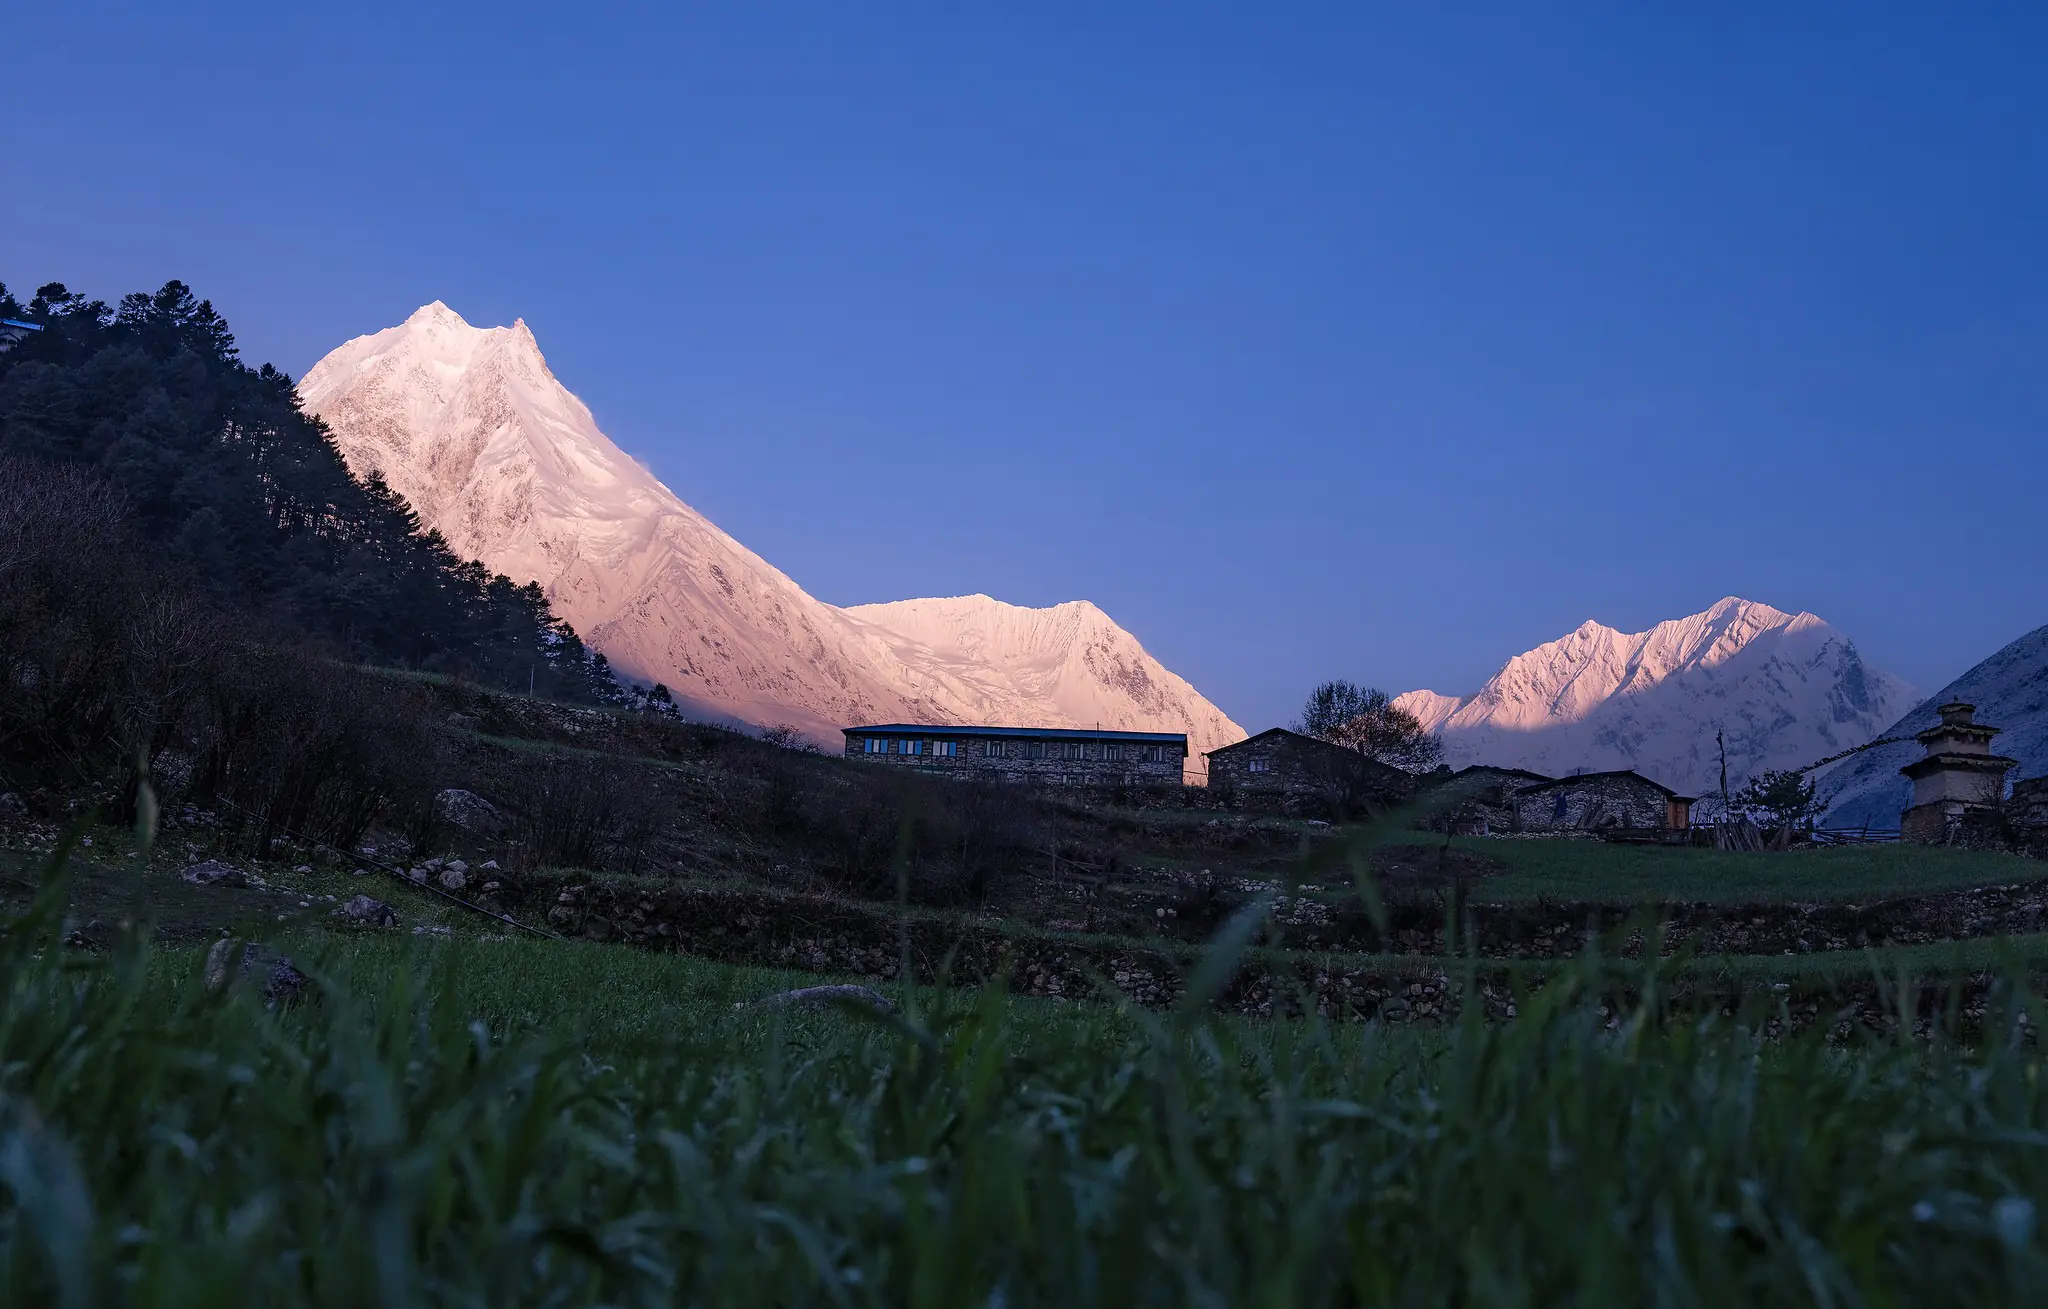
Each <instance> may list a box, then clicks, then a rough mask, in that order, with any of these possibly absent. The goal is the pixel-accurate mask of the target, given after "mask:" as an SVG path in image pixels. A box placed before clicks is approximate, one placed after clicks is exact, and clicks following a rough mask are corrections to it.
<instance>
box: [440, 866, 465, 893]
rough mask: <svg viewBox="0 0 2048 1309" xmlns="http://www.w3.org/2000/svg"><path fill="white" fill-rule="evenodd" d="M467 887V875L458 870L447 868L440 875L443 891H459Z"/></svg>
mask: <svg viewBox="0 0 2048 1309" xmlns="http://www.w3.org/2000/svg"><path fill="white" fill-rule="evenodd" d="M468 885H469V874H468V873H465V872H463V871H462V870H461V869H458V868H449V869H446V870H444V871H443V872H442V874H441V886H442V888H443V889H445V890H449V891H460V890H461V889H462V888H463V887H465V886H468Z"/></svg>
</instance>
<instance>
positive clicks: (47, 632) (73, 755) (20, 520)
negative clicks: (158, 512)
mask: <svg viewBox="0 0 2048 1309" xmlns="http://www.w3.org/2000/svg"><path fill="white" fill-rule="evenodd" d="M120 522H121V506H120V501H119V500H118V498H116V497H115V496H113V495H112V494H111V493H109V492H108V491H107V490H106V489H105V488H104V487H102V486H100V485H98V484H97V483H95V482H93V481H92V480H91V479H90V478H88V477H86V476H84V475H83V474H81V473H79V472H77V471H76V470H74V469H70V468H65V467H60V466H57V465H52V464H45V463H41V462H38V461H35V460H28V459H13V458H9V459H0V752H5V753H6V754H8V755H10V756H13V757H16V758H28V759H30V760H48V759H51V758H57V759H63V760H67V761H75V760H76V759H77V757H78V755H79V753H80V751H81V750H82V749H89V748H90V749H96V748H98V747H100V746H102V745H104V743H105V742H106V740H107V739H108V737H109V735H110V734H115V733H114V729H115V724H114V722H113V715H114V713H115V704H114V697H113V692H114V689H115V688H116V687H117V686H118V685H119V684H120V683H121V681H122V680H123V679H122V671H121V670H122V663H123V660H124V656H125V654H126V652H127V649H126V646H127V643H126V640H125V639H124V636H125V634H124V631H123V627H124V617H125V609H124V606H125V604H126V602H127V597H128V596H129V595H130V594H131V593H132V592H133V591H134V590H135V589H136V588H135V586H134V585H133V579H134V578H135V577H136V576H137V575H139V574H141V573H142V572H143V571H144V569H143V566H142V563H141V561H140V560H139V559H138V558H136V557H135V556H134V555H133V553H132V552H131V551H130V550H129V548H128V545H127V543H126V542H125V541H124V540H123V538H122V535H121V530H120Z"/></svg>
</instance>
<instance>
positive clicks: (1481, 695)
mask: <svg viewBox="0 0 2048 1309" xmlns="http://www.w3.org/2000/svg"><path fill="white" fill-rule="evenodd" d="M1913 700H1914V695H1913V690H1912V688H1911V687H1909V686H1907V685H1906V684H1905V683H1904V682H1902V681H1901V680H1899V679H1898V678H1896V677H1894V676H1892V675H1891V674H1889V673H1885V672H1881V671H1879V670H1877V669H1875V668H1872V667H1871V666H1870V665H1868V664H1866V663H1865V662H1864V661H1863V659H1862V657H1861V656H1860V655H1859V654H1858V653H1857V652H1856V647H1855V646H1854V645H1853V644H1851V642H1850V641H1849V639H1848V638H1847V637H1845V636H1843V635H1842V634H1841V633H1840V632H1839V631H1837V630H1836V629H1835V628H1833V627H1831V626H1829V625H1828V624H1827V623H1825V622H1823V621H1821V620H1820V619H1819V618H1816V617H1814V616H1813V615H1812V614H1806V613H1801V614H1787V613H1784V612H1782V611H1780V610H1777V609H1773V608H1772V607H1771V606H1769V605H1766V604H1758V603H1756V602H1755V601H1751V600H1742V599H1738V598H1736V597H1734V596H1729V597H1727V598H1726V599H1723V600H1721V601H1720V602H1718V603H1717V604H1715V605H1714V606H1712V607H1711V608H1709V609H1707V610H1706V611H1704V612H1702V613H1697V614H1693V615H1692V616H1690V617H1687V618H1679V619H1674V620H1672V621H1670V622H1663V623H1659V624H1657V625H1656V626H1655V627H1652V628H1651V629H1650V630H1648V631H1646V632H1618V631H1616V630H1614V629H1613V628H1611V627H1605V626H1602V625H1601V624H1599V623H1596V622H1592V621H1590V620H1589V621H1587V622H1586V623H1584V624H1582V625H1581V626H1580V627H1579V628H1578V629H1577V630H1576V631H1574V632H1572V633H1571V634H1569V635H1567V636H1564V637H1561V638H1559V639H1558V640H1555V641H1549V642H1546V643H1544V644H1542V645H1539V646H1537V647H1536V648H1535V649H1533V650H1530V651H1528V652H1527V653H1525V654H1519V655H1516V656H1515V657H1514V658H1512V659H1510V660H1508V661H1507V663H1506V664H1504V665H1502V667H1501V669H1500V671H1499V672H1497V673H1495V674H1494V675H1493V676H1492V677H1490V678H1488V679H1487V681H1486V684H1485V685H1484V686H1482V687H1480V688H1479V690H1478V691H1477V692H1475V693H1474V694H1472V695H1469V696H1450V695H1441V694H1439V693H1437V692H1435V691H1410V692H1408V693H1407V694H1406V695H1402V696H1399V697H1397V698H1396V699H1395V703H1396V704H1397V705H1399V706H1400V707H1402V708H1403V709H1406V710H1408V711H1409V712H1410V713H1412V714H1414V715H1415V716H1416V717H1417V718H1418V719H1420V720H1421V721H1422V724H1423V726H1424V727H1426V728H1428V729H1429V730H1431V731H1435V732H1439V733H1441V734H1442V737H1443V741H1444V752H1445V758H1446V759H1447V760H1448V761H1449V762H1450V763H1451V764H1452V765H1453V766H1460V765H1463V764H1471V763H1487V764H1499V765H1503V766H1506V767H1513V768H1527V769H1531V770H1534V771H1536V772H1542V773H1549V774H1552V775H1563V774H1566V773H1570V772H1572V771H1574V770H1578V769H1585V770H1589V771H1601V770H1606V769H1615V768H1633V769H1636V770H1637V771H1638V772H1641V773H1642V774H1644V775H1645V776H1647V777H1650V778H1652V779H1654V780H1656V781H1659V782H1662V783H1664V784H1665V785H1666V786H1669V787H1672V788H1674V789H1676V790H1679V791H1682V792H1685V793H1686V794H1689V795H1707V794H1709V793H1711V792H1715V791H1717V790H1718V789H1719V786H1720V756H1719V750H1718V747H1717V746H1716V744H1715V740H1714V734H1715V732H1716V730H1717V729H1718V730H1719V731H1721V732H1722V734H1723V735H1724V736H1725V738H1726V741H1727V750H1728V780H1729V785H1730V786H1731V787H1734V786H1736V785H1739V784H1740V783H1741V782H1742V781H1743V780H1745V779H1746V778H1748V777H1749V776H1750V775H1751V774H1753V773H1756V772H1758V771H1760V770H1762V769H1766V768H1796V767H1799V766H1802V765H1804V764H1809V763H1812V762H1813V761H1815V760H1817V759H1823V758H1826V757H1827V756H1828V755H1831V754H1834V753H1837V752H1838V751H1841V750H1846V749H1849V748H1850V747H1852V746H1858V745H1862V744H1863V743H1865V742H1867V741H1870V740H1873V739H1875V738H1876V737H1877V736H1878V735H1879V733H1880V731H1881V730H1882V729H1883V728H1884V727H1885V726H1886V725H1888V724H1889V723H1891V722H1892V720H1893V719H1895V718H1896V717H1897V716H1898V715H1899V714H1900V713H1901V712H1902V711H1903V710H1904V709H1905V708H1906V707H1907V706H1908V705H1910V704H1912V703H1913Z"/></svg>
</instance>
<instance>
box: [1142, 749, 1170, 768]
mask: <svg viewBox="0 0 2048 1309" xmlns="http://www.w3.org/2000/svg"><path fill="white" fill-rule="evenodd" d="M1145 762H1146V763H1148V764H1163V763H1165V762H1166V747H1165V746H1163V745H1148V746H1146V747H1145Z"/></svg>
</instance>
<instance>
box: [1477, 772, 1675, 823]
mask: <svg viewBox="0 0 2048 1309" xmlns="http://www.w3.org/2000/svg"><path fill="white" fill-rule="evenodd" d="M1698 798H1699V797H1697V796H1689V795H1680V794H1679V793H1678V792H1676V791H1674V790H1672V789H1671V788H1670V787H1668V786H1665V785H1663V784H1662V783H1659V782H1653V781H1651V780H1650V779H1649V778H1647V777H1644V776H1643V775H1642V774H1641V773H1638V772H1636V771H1635V770H1634V769H1629V768H1625V769H1620V770H1617V771H1614V772H1606V773H1580V774H1579V775H1577V776H1576V777H1560V778H1557V779H1555V780H1553V781H1546V782H1536V783H1533V784H1531V785H1528V786H1522V787H1518V788H1516V789H1515V790H1514V792H1513V793H1512V795H1511V796H1510V797H1509V799H1510V802H1511V803H1512V805H1513V807H1514V826H1515V828H1516V830H1519V831H1524V832H1594V831H1599V830H1600V829H1602V828H1621V829H1624V830H1630V831H1658V830H1663V831H1670V830H1682V829H1684V828H1687V827H1690V826H1691V825H1692V806H1693V802H1694V801H1695V800H1697V799H1698Z"/></svg>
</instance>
